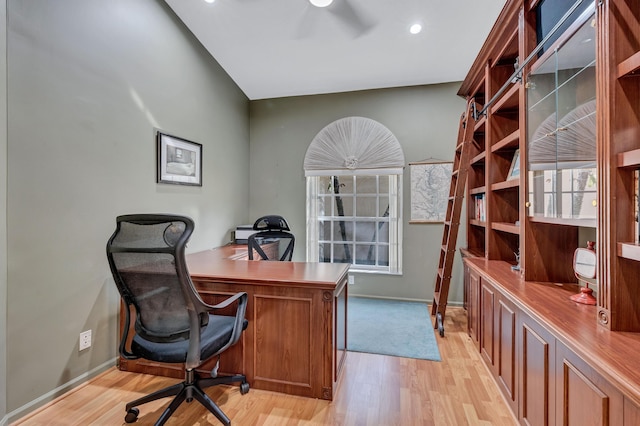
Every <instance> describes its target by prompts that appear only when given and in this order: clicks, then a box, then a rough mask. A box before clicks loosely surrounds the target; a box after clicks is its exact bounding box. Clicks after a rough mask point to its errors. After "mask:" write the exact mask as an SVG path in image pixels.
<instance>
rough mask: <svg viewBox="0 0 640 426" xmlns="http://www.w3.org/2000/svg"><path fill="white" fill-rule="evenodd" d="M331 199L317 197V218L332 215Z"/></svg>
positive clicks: (328, 196)
mask: <svg viewBox="0 0 640 426" xmlns="http://www.w3.org/2000/svg"><path fill="white" fill-rule="evenodd" d="M332 208H333V197H332V196H330V195H326V196H323V197H319V202H318V216H331V215H332V214H333V210H332Z"/></svg>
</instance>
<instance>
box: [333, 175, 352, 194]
mask: <svg viewBox="0 0 640 426" xmlns="http://www.w3.org/2000/svg"><path fill="white" fill-rule="evenodd" d="M336 188H338V190H337V192H336ZM332 191H333V192H334V193H336V194H353V176H334V178H333V189H332Z"/></svg>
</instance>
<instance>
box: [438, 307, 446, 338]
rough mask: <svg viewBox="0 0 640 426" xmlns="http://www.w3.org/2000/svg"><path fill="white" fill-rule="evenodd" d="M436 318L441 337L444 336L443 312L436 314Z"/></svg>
mask: <svg viewBox="0 0 640 426" xmlns="http://www.w3.org/2000/svg"><path fill="white" fill-rule="evenodd" d="M436 319H437V320H438V332H439V333H440V337H444V324H443V323H442V314H441V313H440V312H438V313H437V314H436Z"/></svg>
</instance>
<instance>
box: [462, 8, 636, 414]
mask: <svg viewBox="0 0 640 426" xmlns="http://www.w3.org/2000/svg"><path fill="white" fill-rule="evenodd" d="M553 1H554V0H545V1H542V0H508V1H507V2H506V4H505V6H504V8H503V10H502V12H501V14H500V16H499V18H498V20H497V21H496V23H495V25H494V26H493V28H492V30H491V32H490V34H489V36H488V38H487V40H486V41H485V44H484V45H483V47H482V49H481V50H480V53H479V54H478V57H477V58H476V60H475V61H474V63H473V65H472V67H471V69H470V70H469V72H468V74H467V77H466V78H465V80H464V81H463V83H462V85H461V87H460V90H459V91H458V95H460V96H462V97H464V98H465V99H474V100H475V102H476V105H477V109H478V110H479V111H481V112H482V114H481V115H479V116H478V118H477V122H476V126H475V128H474V141H475V146H474V152H473V153H472V155H471V163H470V169H469V173H468V178H467V179H468V180H467V211H468V214H467V218H468V220H467V224H466V225H467V244H466V248H465V249H464V256H463V260H464V264H465V274H464V276H465V295H466V296H467V297H466V307H467V310H468V314H469V315H468V319H469V334H470V336H471V337H472V340H473V341H474V343H475V345H476V347H477V348H478V350H479V351H480V352H481V354H482V357H483V360H484V362H485V363H486V364H487V366H488V367H489V369H490V370H491V371H492V372H494V376H495V379H496V382H497V383H498V385H499V387H500V389H501V390H502V392H503V393H504V395H505V398H506V400H507V401H508V402H509V404H510V406H511V408H512V410H513V412H514V414H515V415H516V417H517V418H518V419H519V421H520V422H521V423H522V424H568V423H567V422H569V420H568V417H571V418H572V419H574V420H575V419H590V421H591V422H592V423H593V424H623V425H631V424H636V423H635V422H636V420H637V419H639V418H640V373H638V372H636V370H637V369H636V368H635V367H634V366H637V364H638V363H640V279H639V278H638V277H640V242H639V241H638V234H639V233H640V231H638V222H637V218H636V217H635V216H636V215H637V213H636V212H637V203H638V201H637V195H638V194H637V191H638V189H637V183H636V180H637V173H638V172H637V171H638V170H639V169H640V0H598V1H595V0H583V3H582V4H580V5H578V4H575V7H576V9H578V11H577V12H578V13H576V14H575V15H572V16H571V18H570V19H569V20H568V21H567V22H566V25H564V26H562V27H560V28H561V29H560V30H559V31H558V34H557V37H556V39H555V41H554V40H551V41H549V42H548V43H546V44H545V47H544V49H540V48H539V47H538V38H539V36H538V34H536V30H537V22H536V20H537V16H539V15H538V14H537V12H538V11H539V9H540V7H541V6H542V5H544V3H545V2H546V3H547V6H548V4H550V3H553ZM584 28H586V29H587V30H588V31H592V32H593V34H594V38H595V56H594V58H595V59H594V60H593V63H591V64H590V66H591V68H590V69H588V70H587V71H586V72H583V73H582V74H581V75H578V74H580V72H582V71H584V69H585V68H586V67H585V68H583V69H582V70H580V71H576V72H575V78H574V76H572V75H569V76H568V77H567V76H562V78H564V80H563V81H561V83H559V84H558V83H557V81H558V80H562V78H561V79H558V78H556V86H555V87H551V88H545V90H546V89H548V92H549V93H551V94H553V93H554V91H555V92H558V93H560V92H561V95H558V94H556V95H555V96H556V108H558V110H557V113H556V120H558V122H559V120H560V117H562V116H563V114H565V113H566V110H567V109H568V108H574V109H577V108H578V107H581V106H582V105H584V104H585V103H586V101H588V102H592V103H595V112H594V113H593V114H592V116H594V117H595V122H596V126H595V142H594V144H595V146H594V148H593V150H594V151H595V152H594V160H593V166H576V167H578V168H579V167H584V168H585V169H588V170H590V172H589V173H592V174H593V175H594V176H595V178H596V182H597V190H592V191H591V193H589V200H582V199H581V201H580V203H582V202H588V203H589V204H590V206H591V205H592V206H593V207H589V208H590V210H589V209H587V210H589V214H585V215H580V214H578V215H575V211H574V209H575V207H574V206H573V204H572V207H571V208H572V210H571V214H566V211H564V212H563V211H562V206H561V207H560V208H559V213H557V215H556V216H553V215H546V214H544V213H546V212H544V213H543V214H540V208H539V205H540V197H538V198H536V195H535V194H536V191H538V190H539V189H540V188H543V187H544V185H545V184H546V180H544V179H546V177H547V176H552V177H553V178H555V179H556V180H557V181H560V180H562V179H564V177H562V176H565V175H563V174H562V173H564V170H565V169H562V167H559V166H558V169H562V170H560V172H558V174H557V175H553V173H551V175H549V174H547V175H545V174H543V173H542V172H541V171H540V170H541V169H540V168H536V167H542V166H540V162H538V163H535V166H534V162H533V160H534V154H531V153H530V152H529V148H530V145H529V143H530V139H532V136H531V133H532V132H531V131H532V129H533V128H534V126H539V125H540V122H539V121H540V120H538V121H537V122H536V119H535V118H532V117H531V116H530V114H531V109H530V104H531V103H532V96H533V97H535V96H534V95H532V90H533V88H532V83H538V82H539V80H538V81H536V79H535V78H534V77H535V74H536V72H538V73H541V71H540V70H541V69H544V67H545V64H544V62H545V61H546V60H548V59H549V58H550V57H551V56H552V55H557V54H559V53H558V50H559V49H556V48H557V47H561V46H562V45H563V44H564V43H570V42H571V37H572V36H573V35H574V34H577V32H578V31H582V29H584ZM574 41H575V40H574ZM569 50H570V49H566V52H568V51H569ZM568 56H569V55H567V57H568ZM550 62H552V61H549V63H550ZM521 64H524V66H521ZM516 70H520V71H521V72H520V73H517V74H516V73H514V72H515V71H516ZM566 71H567V70H566V69H562V68H558V69H557V70H556V75H561V74H563V72H566ZM571 72H573V71H571V70H569V74H571ZM594 88H595V89H594ZM586 89H589V90H591V91H592V92H593V93H586V92H585V90H586ZM567 90H573V93H569V99H568V100H567V99H566V96H567ZM545 93H546V92H545ZM572 94H573V95H574V99H571V95H572ZM543 95H544V93H543V94H542V95H541V97H540V98H539V99H536V100H537V101H538V100H540V99H542V96H543ZM562 96H564V97H565V98H562V99H560V98H561V97H562ZM558 99H560V100H561V102H559V101H558ZM559 108H565V109H563V110H561V109H559ZM544 117H546V115H545V116H542V118H544ZM590 117H591V115H590ZM529 127H531V128H529ZM555 130H556V131H557V132H561V131H564V130H566V129H565V128H564V127H560V126H559V125H558V127H557V128H556V129H555ZM552 133H553V132H552ZM556 136H557V135H556ZM556 136H554V137H556ZM557 138H558V140H559V139H560V138H561V137H560V136H557ZM557 143H559V142H557ZM516 153H517V154H518V155H517V164H518V166H519V170H520V171H521V172H520V173H519V175H517V176H516V177H515V178H514V177H513V176H510V174H511V169H512V163H513V162H514V156H516ZM536 158H538V157H536ZM536 161H539V160H536ZM564 167H565V168H570V167H568V166H564ZM589 167H590V168H589ZM572 170H573V169H572ZM536 173H537V174H536ZM545 173H550V172H545ZM572 173H573V172H572ZM536 176H538V177H539V176H542V178H543V179H538V180H537V181H536V180H535V179H534V178H535V177H536ZM571 176H573V175H571ZM571 179H573V178H571ZM540 182H545V184H542V183H540ZM571 182H573V180H572V181H571ZM562 185H566V184H565V183H562V182H561V183H560V184H559V187H560V188H561V189H562V187H563V186H562ZM569 185H573V183H571V184H569ZM571 187H572V188H573V186H571ZM544 188H546V187H544ZM545 191H546V189H545ZM571 191H574V190H573V189H572V190H571ZM571 191H570V194H571V195H570V197H574V192H571ZM532 194H533V195H532ZM543 194H545V197H546V196H547V195H546V193H543ZM562 196H565V194H564V192H562V191H558V194H556V193H553V194H552V195H549V197H552V198H553V199H555V200H560V199H561V197H562ZM567 197H569V196H567ZM591 198H593V200H591ZM573 199H574V198H572V200H573ZM479 200H481V203H480V204H481V206H482V207H483V210H482V214H479V212H478V209H477V206H478V201H479ZM561 202H564V201H561ZM573 202H574V201H571V203H573ZM536 203H538V204H536ZM580 206H581V205H580ZM546 208H547V207H546V205H544V209H546ZM580 211H582V210H580ZM587 239H589V240H594V239H595V241H596V251H597V256H598V271H597V280H598V282H597V288H594V291H595V295H596V299H597V304H596V306H587V305H580V304H577V303H575V302H573V301H571V300H570V299H569V296H571V295H572V294H575V292H576V291H577V289H578V285H577V279H576V277H575V274H574V272H573V254H574V251H575V249H576V248H578V247H585V246H586V240H587ZM516 253H518V254H519V266H520V269H519V270H516V269H517V268H514V265H516V264H517V261H516ZM592 288H593V287H592ZM540 357H543V358H540ZM538 361H540V362H541V363H543V364H544V365H542V364H540V365H537V364H536V363H537V362H538ZM536 383H537V384H540V387H536V386H535V384H536ZM585 398H586V399H585ZM587 400H588V401H591V402H590V404H591V405H589V404H586V405H585V403H584V401H587ZM602 404H605V405H606V404H608V405H606V407H605V405H602ZM578 406H580V407H584V408H583V409H581V410H576V407H578ZM594 407H595V408H594ZM598 407H600V408H603V407H605V408H606V409H603V410H601V411H597V410H596V408H598ZM594 419H595V420H594ZM572 421H573V420H572ZM571 424H573V423H571ZM576 424H577V423H576Z"/></svg>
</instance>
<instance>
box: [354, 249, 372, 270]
mask: <svg viewBox="0 0 640 426" xmlns="http://www.w3.org/2000/svg"><path fill="white" fill-rule="evenodd" d="M355 263H356V265H372V266H373V265H376V246H375V244H357V245H356V260H355Z"/></svg>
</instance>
